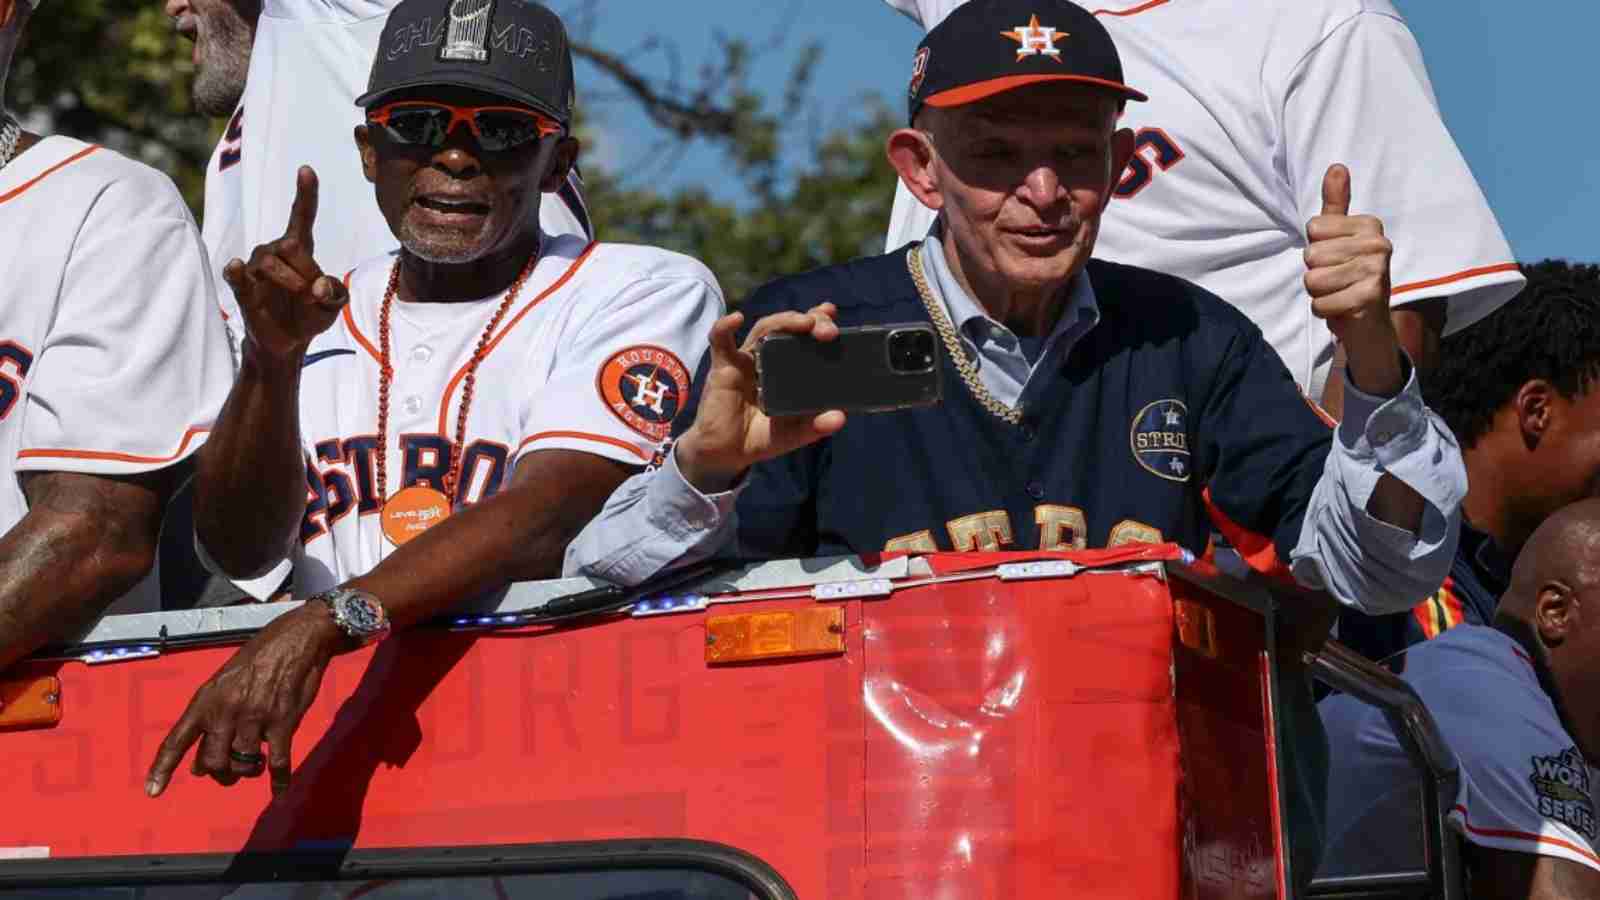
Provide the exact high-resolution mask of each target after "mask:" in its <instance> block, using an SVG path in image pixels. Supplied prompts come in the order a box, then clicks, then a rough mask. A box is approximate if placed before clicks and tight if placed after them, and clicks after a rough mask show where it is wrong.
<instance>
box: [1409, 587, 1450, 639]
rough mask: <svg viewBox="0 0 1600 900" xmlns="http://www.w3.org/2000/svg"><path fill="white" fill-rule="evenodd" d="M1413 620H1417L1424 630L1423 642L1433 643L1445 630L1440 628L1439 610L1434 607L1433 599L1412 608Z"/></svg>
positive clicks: (1430, 598)
mask: <svg viewBox="0 0 1600 900" xmlns="http://www.w3.org/2000/svg"><path fill="white" fill-rule="evenodd" d="M1411 618H1413V619H1416V620H1417V625H1418V626H1419V627H1420V628H1421V629H1422V639H1423V640H1426V641H1431V640H1433V639H1434V638H1436V637H1438V636H1439V632H1441V631H1443V630H1444V629H1443V628H1441V627H1440V626H1439V608H1438V607H1437V606H1435V605H1434V603H1433V598H1432V597H1429V598H1428V599H1426V600H1424V601H1422V602H1421V603H1418V604H1417V605H1416V606H1413V607H1411Z"/></svg>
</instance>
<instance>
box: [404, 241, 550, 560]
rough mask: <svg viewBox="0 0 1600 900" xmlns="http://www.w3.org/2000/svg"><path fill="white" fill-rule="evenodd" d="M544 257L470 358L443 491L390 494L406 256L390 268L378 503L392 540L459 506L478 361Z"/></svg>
mask: <svg viewBox="0 0 1600 900" xmlns="http://www.w3.org/2000/svg"><path fill="white" fill-rule="evenodd" d="M538 262H539V254H538V253H534V254H533V255H532V256H530V257H529V258H528V262H527V264H526V265H524V266H523V267H522V271H521V272H520V273H518V275H517V279H516V280H515V281H513V282H512V283H511V288H510V289H509V290H507V291H506V296H505V298H504V299H503V300H501V301H500V308H499V309H497V310H495V313H494V316H493V317H491V318H490V319H489V324H488V325H486V326H485V327H484V329H483V336H482V337H480V338H478V346H477V349H476V350H474V351H473V353H472V358H471V359H470V360H468V361H467V369H466V375H465V377H464V378H463V383H462V386H461V407H460V409H459V411H458V412H457V413H456V436H455V440H454V441H453V442H452V443H451V445H450V468H449V470H448V471H447V472H446V473H445V477H444V491H443V493H441V492H439V491H436V490H434V489H433V488H430V487H424V486H422V485H420V484H417V485H412V486H410V487H407V488H402V489H401V490H400V491H399V492H398V493H396V494H395V495H394V498H393V500H390V499H389V465H388V458H389V384H390V383H391V382H392V381H393V380H394V366H393V364H392V363H391V361H390V354H389V312H390V310H391V309H392V308H393V307H394V299H395V295H396V294H397V293H398V292H399V289H400V260H399V259H396V260H395V262H394V268H392V269H390V270H389V289H388V290H387V291H385V292H384V295H383V306H381V307H380V308H379V310H378V353H379V357H378V448H377V456H378V459H377V470H378V471H377V476H378V485H377V487H378V503H379V505H380V506H381V507H382V509H383V514H382V525H383V533H384V535H385V536H387V537H388V538H389V540H390V542H391V543H394V544H396V545H399V544H404V543H405V542H407V541H409V540H411V539H412V538H414V537H416V536H417V535H419V534H421V533H422V532H424V531H427V530H428V529H429V528H431V527H433V526H434V525H437V524H438V523H439V522H441V521H443V520H444V519H446V518H448V517H449V515H450V511H451V510H452V509H454V508H455V502H456V490H457V488H458V487H459V485H460V481H461V464H462V461H463V459H462V457H463V455H464V453H465V450H466V440H467V413H468V411H469V410H471V409H472V394H473V388H474V387H475V386H476V384H477V381H478V364H479V363H481V362H483V358H484V357H485V356H487V355H488V349H489V340H490V338H492V337H493V336H494V330H495V328H497V327H498V326H499V325H500V321H501V320H502V319H504V318H505V315H506V312H507V311H508V310H509V309H511V306H512V304H513V303H515V302H516V300H517V295H518V294H519V293H521V292H522V284H523V282H525V281H527V280H528V275H529V274H531V273H532V272H533V267H534V266H535V265H536V264H537V263H538Z"/></svg>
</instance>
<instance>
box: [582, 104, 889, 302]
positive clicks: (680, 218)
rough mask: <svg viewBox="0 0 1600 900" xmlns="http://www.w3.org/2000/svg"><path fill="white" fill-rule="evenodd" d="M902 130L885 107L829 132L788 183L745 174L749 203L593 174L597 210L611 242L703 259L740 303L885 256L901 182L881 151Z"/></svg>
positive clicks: (762, 171) (759, 171)
mask: <svg viewBox="0 0 1600 900" xmlns="http://www.w3.org/2000/svg"><path fill="white" fill-rule="evenodd" d="M896 124H897V120H896V119H894V118H893V116H892V115H891V113H890V112H889V111H888V109H887V108H886V107H882V106H881V105H878V106H876V107H875V108H874V109H873V110H872V113H871V115H869V116H868V117H867V119H866V121H865V122H862V123H859V124H857V125H855V126H853V127H850V128H846V129H843V130H840V131H838V132H836V133H834V134H832V135H829V136H828V137H827V138H826V139H825V140H823V141H822V142H821V144H820V145H819V146H818V147H817V148H816V150H815V152H814V154H812V159H811V160H810V161H809V162H808V163H806V164H805V166H804V167H803V168H802V169H801V170H800V171H799V172H795V173H788V174H787V177H785V178H783V179H781V181H780V180H776V179H775V178H774V176H773V175H772V173H771V171H770V170H769V169H768V168H767V167H764V166H760V167H756V168H754V169H752V170H747V171H746V172H744V173H743V175H742V178H741V180H742V187H743V188H744V194H745V197H746V198H747V202H746V203H745V204H741V206H734V205H733V204H730V203H728V202H726V201H722V200H718V199H716V198H714V197H713V196H712V195H711V194H710V192H709V191H707V190H706V189H705V188H701V187H695V188H687V189H684V190H679V191H675V192H671V193H663V192H660V191H657V190H655V189H653V188H639V187H636V188H629V187H626V186H625V185H624V184H623V183H622V182H621V181H619V179H618V177H617V176H616V175H615V174H614V173H611V172H606V171H599V172H592V171H586V172H585V178H586V184H587V186H588V188H589V190H588V195H589V205H590V211H591V212H592V213H593V215H594V220H595V222H596V223H597V226H598V228H599V229H600V231H601V237H603V238H604V239H605V240H608V241H626V242H630V243H641V244H654V245H657V246H661V247H667V248H669V249H673V250H678V251H680V252H682V253H687V254H689V255H690V256H693V257H695V258H697V259H699V260H701V261H702V262H704V263H705V264H706V265H707V266H710V267H711V270H712V271H713V272H715V273H716V274H717V277H718V278H719V279H720V280H721V282H722V288H723V291H724V293H725V294H726V295H727V297H728V300H729V302H730V303H737V302H739V301H740V300H742V299H744V297H746V296H747V295H749V293H750V292H751V291H752V290H754V289H755V288H756V287H759V286H760V285H761V284H762V283H764V282H766V281H769V280H771V279H772V278H774V277H776V276H778V275H782V274H787V273H792V272H801V271H804V270H806V269H812V268H816V267H818V266H824V265H828V264H830V263H835V262H843V261H845V260H848V259H853V258H855V257H858V256H864V255H868V254H873V253H879V252H882V248H883V236H884V231H885V228H886V226H887V225H888V222H889V210H890V207H891V206H892V205H893V202H894V185H895V173H894V170H893V169H892V168H890V166H889V163H888V160H887V158H886V157H885V156H884V149H883V148H884V139H885V137H886V136H887V135H888V133H889V132H890V131H892V130H893V129H894V128H895V126H896Z"/></svg>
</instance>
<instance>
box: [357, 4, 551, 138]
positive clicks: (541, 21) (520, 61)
mask: <svg viewBox="0 0 1600 900" xmlns="http://www.w3.org/2000/svg"><path fill="white" fill-rule="evenodd" d="M435 85H453V86H457V87H466V88H475V89H477V90H481V91H487V92H488V93H491V94H498V95H499V96H501V97H505V98H508V99H510V100H513V101H516V102H518V103H522V104H525V105H527V106H531V107H533V108H534V109H536V110H538V111H539V112H542V113H544V114H545V115H547V116H550V117H551V118H553V119H555V120H556V121H557V122H559V123H560V124H562V125H564V126H569V125H571V124H572V111H573V106H574V103H575V94H576V92H575V90H574V87H573V77H572V47H571V42H570V41H568V39H567V29H566V26H564V25H562V23H561V17H560V16H557V15H556V14H555V13H554V12H551V11H550V10H549V9H548V8H547V7H545V6H544V5H542V4H540V3H537V2H535V0H401V2H400V3H399V4H397V5H396V6H395V8H394V10H393V11H392V12H390V13H389V19H388V21H387V22H385V23H384V26H383V38H382V43H380V44H379V45H378V54H377V56H376V58H374V59H373V61H372V75H371V77H370V78H369V79H368V81H367V92H366V93H365V94H362V95H361V96H360V97H357V98H356V105H357V106H361V107H372V106H376V105H378V104H379V103H381V102H383V100H384V99H386V98H388V97H390V96H392V95H393V94H395V93H396V92H398V91H402V90H405V89H407V88H413V87H432V86H435Z"/></svg>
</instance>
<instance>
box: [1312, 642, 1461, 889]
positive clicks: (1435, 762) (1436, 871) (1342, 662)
mask: <svg viewBox="0 0 1600 900" xmlns="http://www.w3.org/2000/svg"><path fill="white" fill-rule="evenodd" d="M1304 659H1305V663H1306V667H1307V668H1308V670H1309V671H1310V673H1311V676H1312V677H1313V678H1316V679H1317V680H1318V681H1321V682H1322V683H1323V684H1326V685H1328V686H1329V687H1331V688H1333V689H1335V690H1338V691H1342V692H1343V693H1346V694H1349V695H1350V696H1352V697H1354V698H1356V699H1357V700H1360V701H1361V702H1363V703H1366V704H1368V705H1371V706H1375V707H1377V708H1378V709H1379V710H1381V711H1382V712H1383V714H1384V717H1385V718H1387V719H1388V720H1389V726H1390V727H1391V728H1393V729H1394V734H1395V738H1396V739H1397V740H1398V741H1399V742H1400V746H1401V747H1402V748H1404V750H1405V752H1406V755H1407V756H1408V757H1409V758H1410V759H1411V763H1412V765H1413V766H1415V767H1416V769H1417V772H1418V774H1419V775H1421V776H1422V822H1423V836H1422V837H1423V852H1424V858H1425V860H1426V864H1427V883H1428V886H1429V888H1430V890H1431V896H1433V897H1437V898H1440V900H1465V897H1466V879H1465V873H1464V871H1463V868H1462V863H1461V847H1460V845H1459V843H1458V842H1457V839H1456V835H1455V834H1454V833H1453V832H1452V831H1451V830H1450V825H1449V815H1450V808H1451V806H1452V805H1453V804H1454V803H1455V798H1456V792H1457V789H1458V788H1459V786H1460V783H1461V772H1460V767H1459V765H1458V764H1457V762H1456V755H1455V753H1454V752H1453V751H1451V749H1450V746H1449V744H1447V743H1445V740H1444V736H1443V735H1442V734H1440V733H1439V726H1438V725H1437V724H1436V723H1435V722H1434V720H1433V715H1432V714H1431V713H1429V712H1428V708H1427V707H1426V706H1424V705H1423V703H1422V698H1421V697H1419V696H1417V692H1416V691H1415V690H1413V689H1412V687H1411V685H1409V684H1407V683H1406V682H1405V681H1404V680H1402V679H1401V678H1400V677H1399V676H1397V675H1395V674H1394V673H1393V672H1390V671H1389V670H1388V669H1385V668H1383V667H1382V666H1379V665H1378V664H1376V663H1374V662H1371V661H1370V660H1368V659H1366V658H1365V657H1363V656H1361V655H1360V654H1358V653H1356V652H1355V651H1353V650H1351V649H1350V648H1348V647H1346V646H1344V645H1343V644H1340V643H1338V642H1337V641H1328V642H1327V643H1326V644H1325V645H1324V646H1323V648H1322V650H1321V652H1319V653H1307V654H1305V657H1304ZM1408 876H1409V877H1408ZM1402 884H1404V885H1407V886H1415V885H1416V884H1417V879H1416V878H1415V875H1413V874H1412V873H1390V874H1386V875H1376V876H1372V877H1371V878H1359V877H1357V878H1319V879H1315V880H1313V881H1312V882H1311V889H1310V891H1309V896H1312V897H1332V896H1353V895H1354V894H1355V893H1362V892H1371V891H1375V890H1376V891H1382V890H1383V889H1384V888H1386V887H1387V888H1391V889H1393V888H1398V887H1400V886H1401V885H1402Z"/></svg>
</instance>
